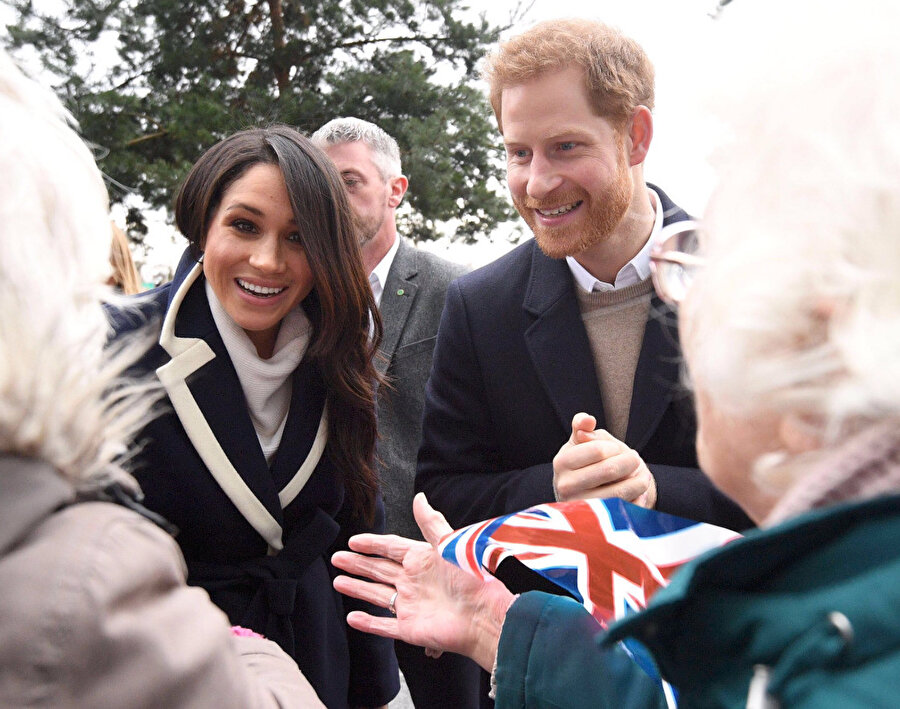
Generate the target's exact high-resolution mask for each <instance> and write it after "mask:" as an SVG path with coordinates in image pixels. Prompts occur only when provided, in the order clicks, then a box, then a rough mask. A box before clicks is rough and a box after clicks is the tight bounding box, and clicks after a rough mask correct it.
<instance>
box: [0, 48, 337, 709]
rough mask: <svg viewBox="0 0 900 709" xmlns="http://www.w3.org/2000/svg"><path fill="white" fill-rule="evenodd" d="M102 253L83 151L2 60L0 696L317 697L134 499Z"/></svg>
mask: <svg viewBox="0 0 900 709" xmlns="http://www.w3.org/2000/svg"><path fill="white" fill-rule="evenodd" d="M108 257H109V217H108V213H107V195H106V190H105V188H104V186H103V180H102V178H101V175H100V172H99V171H98V169H97V167H96V165H95V164H94V161H93V159H92V157H91V154H90V152H89V150H88V149H87V147H86V146H85V144H84V143H83V142H82V141H81V140H80V139H79V138H78V136H77V135H76V134H75V133H74V132H73V131H72V129H71V128H70V127H69V126H68V125H67V115H66V114H65V112H64V110H63V108H62V106H61V105H60V103H59V102H58V101H57V100H56V98H55V97H54V96H53V95H52V94H50V93H49V92H45V91H44V90H42V89H41V88H40V87H39V86H38V85H37V84H35V83H33V82H32V81H30V80H28V79H26V78H25V77H24V76H23V75H22V74H21V73H20V72H19V70H18V69H17V68H16V67H15V66H14V65H13V63H12V61H11V60H10V58H9V57H8V56H7V55H6V54H4V53H3V52H0V599H2V601H0V705H2V706H4V707H12V706H54V707H92V708H94V707H121V706H128V707H148V708H149V707H187V706H191V707H199V706H215V707H264V706H266V707H267V706H272V707H274V706H279V707H286V706H297V707H310V706H322V704H321V703H320V702H319V701H318V699H317V698H316V695H315V692H314V691H313V690H312V688H311V687H310V685H309V683H308V682H307V681H306V680H305V678H304V677H303V675H302V674H301V673H300V671H299V670H298V669H297V666H296V664H295V663H294V662H293V661H292V660H291V659H290V658H289V657H288V656H287V655H286V654H285V653H284V652H283V651H281V649H280V648H279V647H278V646H277V645H275V644H274V643H272V642H270V641H268V640H265V639H263V638H262V637H261V636H258V635H256V634H255V633H249V632H247V631H244V630H242V629H238V628H230V627H229V624H228V622H227V619H226V617H225V615H224V614H223V613H222V612H221V611H219V610H218V609H217V608H215V607H214V606H213V604H212V603H211V602H210V600H209V598H208V597H207V595H206V594H205V593H204V592H203V591H201V590H199V589H196V588H188V587H187V586H186V585H185V565H184V560H183V558H182V557H181V555H180V553H179V550H178V546H177V544H176V543H175V541H174V540H173V539H172V537H171V536H170V535H169V534H167V532H166V531H164V530H163V529H162V528H160V526H158V524H159V525H163V526H164V524H165V523H164V521H163V520H161V519H160V518H157V517H156V516H154V515H152V514H151V513H148V512H147V511H146V510H143V509H142V508H141V506H140V505H139V504H138V503H137V501H136V498H137V497H139V492H138V490H137V486H136V484H135V483H134V481H133V480H132V479H131V478H129V477H128V476H127V475H126V474H125V473H124V471H123V470H122V468H121V464H122V460H123V456H125V457H127V450H126V444H125V442H127V441H128V440H130V438H131V437H132V436H133V433H134V431H135V430H136V429H137V427H139V426H140V425H142V424H143V423H145V422H146V421H147V420H148V418H149V416H150V408H151V406H152V405H153V402H154V401H155V400H156V399H157V395H156V392H155V391H154V390H153V389H152V388H151V387H149V386H148V385H143V384H141V383H139V382H133V381H131V382H129V381H128V380H126V379H123V378H121V376H120V374H121V372H122V371H123V369H124V368H125V367H126V366H127V365H128V364H129V363H130V362H132V361H134V359H135V358H136V357H137V356H139V355H140V354H141V353H142V352H143V351H144V349H145V348H146V346H147V344H148V342H146V341H144V342H142V341H140V339H139V340H138V341H135V340H132V341H131V342H128V343H123V344H122V345H121V346H117V347H116V348H113V349H112V350H108V349H105V344H106V341H107V336H108V325H107V320H106V317H105V315H104V311H103V307H102V305H101V302H100V298H101V297H102V296H103V295H108V293H109V290H108V288H107V287H106V286H105V285H104V281H105V278H106V276H107V274H108V271H109V261H108ZM112 502H117V503H118V504H112ZM129 508H131V509H129ZM155 522H156V523H158V524H156V523H155Z"/></svg>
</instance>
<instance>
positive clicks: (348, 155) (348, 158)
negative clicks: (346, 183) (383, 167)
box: [325, 140, 376, 170]
mask: <svg viewBox="0 0 900 709" xmlns="http://www.w3.org/2000/svg"><path fill="white" fill-rule="evenodd" d="M325 153H326V154H327V155H328V156H329V157H330V158H331V159H332V160H333V161H334V162H335V163H340V166H341V169H342V170H347V169H351V168H356V169H364V168H366V167H373V168H375V167H376V165H375V161H374V159H373V153H372V148H371V147H369V145H368V144H367V143H365V142H363V141H361V140H352V141H345V142H343V143H331V144H329V145H327V146H325Z"/></svg>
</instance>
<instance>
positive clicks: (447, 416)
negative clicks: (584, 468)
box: [416, 281, 565, 528]
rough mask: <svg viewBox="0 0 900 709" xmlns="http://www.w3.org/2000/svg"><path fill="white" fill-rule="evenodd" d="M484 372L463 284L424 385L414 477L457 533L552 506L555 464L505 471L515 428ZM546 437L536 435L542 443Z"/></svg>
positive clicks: (451, 296) (453, 294)
mask: <svg viewBox="0 0 900 709" xmlns="http://www.w3.org/2000/svg"><path fill="white" fill-rule="evenodd" d="M484 371H485V368H483V367H482V366H481V364H480V363H479V361H478V354H477V353H476V349H475V347H474V343H473V342H472V337H471V334H470V330H469V327H468V322H467V315H466V309H465V305H464V303H463V297H462V294H461V292H460V288H459V285H458V281H457V282H454V283H453V284H451V286H450V288H449V290H448V291H447V299H446V303H445V305H444V312H443V315H442V317H441V324H440V328H439V330H438V338H437V343H436V345H435V350H434V359H433V364H432V370H431V376H430V377H429V380H428V384H427V385H426V390H425V412H424V417H423V427H422V445H421V447H420V449H419V459H418V468H417V474H416V489H417V490H419V491H422V492H425V493H426V495H427V496H428V499H429V501H430V502H431V504H432V505H434V507H435V508H436V509H438V510H440V511H441V512H442V513H443V514H444V515H445V516H446V517H447V520H448V522H449V523H450V524H451V526H453V527H454V528H457V527H460V526H463V525H465V524H468V523H470V522H474V521H477V520H482V519H488V518H490V517H495V516H497V515H500V514H504V513H506V512H509V511H513V510H519V509H524V508H526V507H529V506H531V505H534V504H537V503H540V502H550V501H552V500H553V485H552V480H553V468H552V465H551V462H550V458H546V462H541V463H539V464H536V465H530V466H525V467H522V468H510V467H507V465H506V463H507V461H506V460H504V457H505V456H502V455H501V450H502V449H503V448H504V447H505V445H506V442H505V441H502V440H500V435H498V432H499V431H502V429H503V428H505V427H508V426H510V425H515V423H516V422H514V421H496V420H495V416H494V414H493V412H492V410H491V408H492V407H491V404H490V403H489V401H488V394H487V389H486V382H484V381H483V378H482V377H483V372H484ZM547 427H550V428H553V429H554V432H553V433H550V434H549V435H552V436H553V438H554V440H555V439H557V438H559V439H560V441H559V444H558V445H562V443H563V442H564V441H565V438H564V432H559V431H555V429H556V428H559V427H558V425H557V424H556V422H555V420H551V421H547ZM547 435H548V433H547V432H546V431H544V432H539V433H538V437H540V438H543V437H545V436H547ZM561 436H562V437H561ZM557 447H558V446H557Z"/></svg>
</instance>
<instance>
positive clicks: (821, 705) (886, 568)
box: [496, 496, 900, 709]
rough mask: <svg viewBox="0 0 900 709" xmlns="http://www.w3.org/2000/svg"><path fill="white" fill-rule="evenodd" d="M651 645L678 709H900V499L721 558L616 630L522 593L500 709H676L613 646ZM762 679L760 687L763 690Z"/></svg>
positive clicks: (769, 535) (697, 565)
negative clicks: (601, 628)
mask: <svg viewBox="0 0 900 709" xmlns="http://www.w3.org/2000/svg"><path fill="white" fill-rule="evenodd" d="M623 638H634V639H637V640H639V641H640V642H641V643H642V644H643V645H644V646H645V647H646V648H647V649H648V650H649V651H650V652H651V653H652V655H653V657H654V659H655V660H656V662H657V664H658V666H659V668H660V671H661V673H662V675H663V676H664V677H665V678H666V679H667V680H668V681H669V682H671V683H672V684H673V685H674V686H675V687H677V690H678V692H679V706H680V707H682V708H685V707H744V706H748V694H750V689H751V683H753V684H754V693H756V698H757V699H758V700H761V699H763V698H764V697H765V698H768V699H770V700H774V702H777V703H771V704H768V705H766V704H763V703H757V704H753V703H751V704H750V706H758V707H763V706H769V707H776V706H781V707H809V708H810V709H812V708H813V707H814V708H815V709H830V708H831V707H834V708H835V709H837V708H838V707H840V709H846V707H896V706H898V705H900V496H890V497H882V498H878V499H875V500H870V501H867V502H863V503H854V504H848V505H841V506H838V507H832V508H828V509H824V510H819V511H815V512H811V513H809V514H806V515H803V516H802V517H797V518H795V519H793V520H791V521H789V522H787V523H785V524H782V525H780V526H778V527H774V528H772V529H769V530H760V531H755V532H751V533H750V534H748V536H747V537H745V538H743V539H740V540H738V541H735V542H732V543H731V544H728V545H727V546H725V547H724V548H722V549H719V550H717V551H715V552H711V553H709V554H707V555H705V556H703V557H701V558H699V559H697V560H695V561H694V562H692V563H691V564H688V565H687V566H685V567H684V568H683V569H682V570H681V571H680V572H679V573H678V574H676V576H675V578H674V579H673V581H672V583H671V584H670V585H669V586H668V587H667V588H665V589H663V590H662V591H660V592H659V593H657V594H656V596H655V597H654V598H653V600H652V602H651V603H650V606H649V607H648V609H647V610H646V611H644V612H642V613H640V614H637V615H635V616H632V617H631V618H628V619H626V620H624V621H620V622H619V623H617V624H615V625H613V626H612V627H611V628H610V631H609V632H608V633H606V634H604V633H602V632H599V633H598V626H597V625H596V623H595V622H594V621H593V619H592V618H591V617H590V616H589V615H588V613H587V612H586V611H585V610H584V609H583V607H582V606H580V605H579V604H577V603H575V602H574V601H572V600H570V599H566V598H562V597H558V596H549V595H547V594H542V593H528V594H524V595H522V596H521V597H520V598H519V599H518V600H517V601H516V602H515V604H513V606H512V608H511V609H510V612H509V614H508V615H507V618H506V622H505V623H504V626H503V634H502V636H501V638H500V649H499V653H498V666H497V673H496V679H497V684H498V689H497V707H498V709H504V708H505V707H592V708H593V707H596V708H598V709H602V708H603V707H610V708H613V707H615V708H616V709H621V708H624V707H664V706H666V702H665V698H664V697H663V696H662V693H661V692H660V690H659V689H658V687H657V686H656V685H654V683H653V682H652V681H651V680H649V678H648V677H647V676H646V675H645V674H643V672H642V671H641V670H640V669H638V668H637V666H636V665H635V664H634V663H633V662H631V660H630V659H629V658H628V656H627V655H626V654H625V652H624V651H623V650H622V649H621V646H620V645H617V644H616V643H615V641H617V640H621V639H623ZM754 675H756V680H755V681H754Z"/></svg>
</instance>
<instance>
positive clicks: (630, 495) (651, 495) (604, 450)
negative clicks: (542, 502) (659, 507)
mask: <svg viewBox="0 0 900 709" xmlns="http://www.w3.org/2000/svg"><path fill="white" fill-rule="evenodd" d="M596 425H597V419H595V418H594V417H593V416H590V415H589V414H584V413H579V414H575V416H574V417H573V419H572V436H571V437H570V438H569V440H568V441H566V443H565V444H564V445H563V447H562V448H560V449H559V452H558V453H557V454H556V456H555V457H554V458H553V489H554V491H555V492H556V499H557V500H559V501H560V502H564V501H567V500H586V499H590V498H595V497H619V498H621V499H623V500H626V501H627V502H633V503H634V504H636V505H640V506H641V507H649V508H653V507H654V506H655V505H656V483H655V481H654V480H653V475H652V473H651V472H650V469H649V468H648V467H647V464H646V463H645V462H644V461H643V459H642V458H641V456H640V455H638V453H637V451H635V450H634V449H632V448H629V447H628V446H627V445H625V444H624V443H623V442H622V441H620V440H619V439H618V438H615V437H613V436H612V435H611V434H610V433H608V432H607V431H604V430H603V429H595V427H596Z"/></svg>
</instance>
